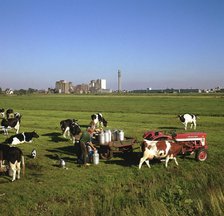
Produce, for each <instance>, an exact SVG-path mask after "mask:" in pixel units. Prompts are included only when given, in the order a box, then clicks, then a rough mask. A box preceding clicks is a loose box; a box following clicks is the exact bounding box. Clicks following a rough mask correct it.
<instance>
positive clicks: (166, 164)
mask: <svg viewBox="0 0 224 216" xmlns="http://www.w3.org/2000/svg"><path fill="white" fill-rule="evenodd" d="M169 160H170V157H169V155H167V157H166V163H165V167H166V168H167V166H168V162H169Z"/></svg>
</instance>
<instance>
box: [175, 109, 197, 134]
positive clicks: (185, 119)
mask: <svg viewBox="0 0 224 216" xmlns="http://www.w3.org/2000/svg"><path fill="white" fill-rule="evenodd" d="M178 117H179V119H180V121H181V122H182V123H183V124H184V129H185V130H187V124H188V123H190V124H191V128H192V127H193V126H194V129H196V119H197V118H198V115H194V114H188V113H186V114H183V115H178Z"/></svg>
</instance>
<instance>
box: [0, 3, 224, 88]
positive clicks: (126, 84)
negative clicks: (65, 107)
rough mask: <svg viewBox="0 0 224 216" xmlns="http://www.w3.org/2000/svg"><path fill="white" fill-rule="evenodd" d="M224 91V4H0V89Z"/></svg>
mask: <svg viewBox="0 0 224 216" xmlns="http://www.w3.org/2000/svg"><path fill="white" fill-rule="evenodd" d="M118 69H120V70H121V73H122V89H146V88H152V89H159V88H162V89H164V88H213V87H216V86H221V87H224V0H0V87H1V88H3V89H5V88H13V89H20V88H24V89H26V88H38V89H45V88H48V87H55V81H57V80H61V79H64V80H67V81H71V82H73V84H74V85H76V84H80V83H89V81H90V80H92V79H99V78H102V79H106V80H107V87H108V88H111V89H114V90H116V89H117V71H118Z"/></svg>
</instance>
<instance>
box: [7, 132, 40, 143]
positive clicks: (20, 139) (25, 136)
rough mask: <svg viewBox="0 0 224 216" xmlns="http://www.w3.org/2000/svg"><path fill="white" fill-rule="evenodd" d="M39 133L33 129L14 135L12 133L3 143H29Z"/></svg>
mask: <svg viewBox="0 0 224 216" xmlns="http://www.w3.org/2000/svg"><path fill="white" fill-rule="evenodd" d="M38 137H39V135H38V134H37V133H36V132H35V131H33V132H23V133H19V134H16V135H13V136H11V137H9V138H7V139H6V140H5V143H7V144H10V145H17V144H20V143H25V142H29V143H31V142H32V141H33V138H38Z"/></svg>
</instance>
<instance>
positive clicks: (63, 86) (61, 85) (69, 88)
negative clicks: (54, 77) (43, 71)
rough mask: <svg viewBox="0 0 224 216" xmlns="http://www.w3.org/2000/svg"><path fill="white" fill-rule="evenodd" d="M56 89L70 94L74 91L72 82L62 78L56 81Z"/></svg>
mask: <svg viewBox="0 0 224 216" xmlns="http://www.w3.org/2000/svg"><path fill="white" fill-rule="evenodd" d="M55 90H56V92H58V93H60V94H61V93H62V94H69V93H71V92H73V85H72V82H67V81H65V80H60V81H57V82H56V83H55Z"/></svg>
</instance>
